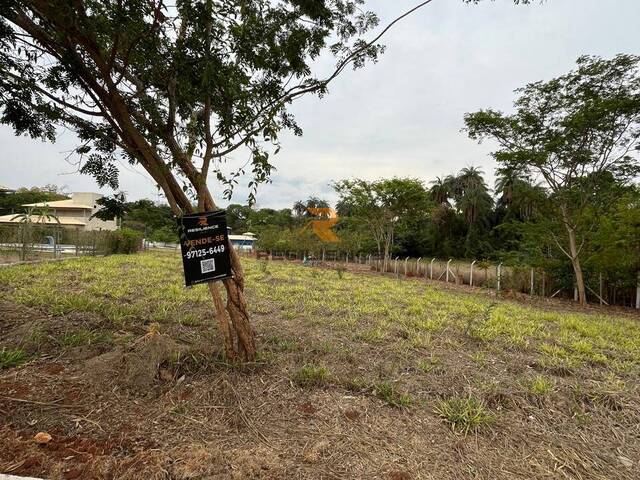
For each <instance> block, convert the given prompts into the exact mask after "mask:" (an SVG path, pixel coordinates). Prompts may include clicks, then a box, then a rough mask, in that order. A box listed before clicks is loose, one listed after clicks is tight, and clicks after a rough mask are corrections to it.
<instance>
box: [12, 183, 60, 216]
mask: <svg viewBox="0 0 640 480" xmlns="http://www.w3.org/2000/svg"><path fill="white" fill-rule="evenodd" d="M59 191H60V189H58V188H57V187H52V186H51V185H47V186H45V187H42V188H39V187H32V188H19V189H18V190H16V191H15V192H9V193H5V194H3V195H0V214H4V213H14V212H15V213H17V212H22V211H25V210H26V208H25V207H23V206H22V205H25V204H28V203H39V202H47V201H54V200H65V199H68V198H69V197H67V196H65V195H63V194H61V193H59Z"/></svg>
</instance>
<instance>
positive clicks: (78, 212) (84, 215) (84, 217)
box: [0, 192, 118, 231]
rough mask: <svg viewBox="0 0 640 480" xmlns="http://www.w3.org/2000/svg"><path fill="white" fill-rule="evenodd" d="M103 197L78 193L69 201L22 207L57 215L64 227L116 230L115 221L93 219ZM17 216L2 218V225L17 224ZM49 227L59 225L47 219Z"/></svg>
mask: <svg viewBox="0 0 640 480" xmlns="http://www.w3.org/2000/svg"><path fill="white" fill-rule="evenodd" d="M100 197H102V195H100V194H99V193H91V192H76V193H72V194H71V199H69V200H54V201H48V202H38V203H27V204H25V205H22V206H23V207H26V208H31V207H34V208H36V209H43V210H44V209H46V211H47V213H49V214H51V215H55V217H56V218H57V219H58V220H59V224H60V225H62V226H63V227H71V228H77V229H79V230H84V231H92V230H116V229H117V228H118V225H117V223H116V221H115V220H108V221H104V220H100V219H98V218H91V216H92V215H93V214H94V213H96V212H97V211H98V210H100V205H98V204H97V203H96V200H98V199H99V198H100ZM15 216H16V214H11V215H2V216H0V224H17V223H19V222H20V219H19V218H15ZM33 217H34V218H33V221H34V222H37V221H41V219H40V218H39V217H38V216H37V215H34V216H33ZM42 223H45V224H47V225H58V222H57V221H56V220H55V219H54V218H49V219H46V220H45V221H44V222H42Z"/></svg>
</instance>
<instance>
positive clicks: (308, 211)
mask: <svg viewBox="0 0 640 480" xmlns="http://www.w3.org/2000/svg"><path fill="white" fill-rule="evenodd" d="M317 208H329V202H327V201H326V200H323V199H321V198H318V197H309V198H308V199H307V200H306V201H302V200H298V201H297V202H295V203H294V204H293V213H294V215H295V216H296V217H297V218H298V219H304V218H309V217H315V216H316V214H315V213H313V211H314V210H313V209H317Z"/></svg>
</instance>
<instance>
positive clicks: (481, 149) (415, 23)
mask: <svg viewBox="0 0 640 480" xmlns="http://www.w3.org/2000/svg"><path fill="white" fill-rule="evenodd" d="M418 3H419V1H418V0H370V1H367V8H368V9H369V10H373V11H374V12H376V13H377V14H378V15H379V17H380V19H381V25H380V28H383V27H384V25H386V24H387V23H388V22H390V21H392V20H393V19H394V18H396V17H397V16H399V15H400V14H402V13H403V12H404V11H406V10H408V9H409V8H411V7H412V6H414V5H416V4H418ZM639 20H640V1H638V0H607V1H604V0H547V1H545V2H543V3H539V2H537V1H536V0H534V3H533V4H532V5H524V6H523V5H514V4H513V2H512V1H511V0H495V1H483V2H481V3H480V4H479V5H468V4H464V3H463V2H462V0H433V1H432V2H431V3H430V4H429V5H427V6H426V7H423V8H422V9H421V10H419V11H417V12H416V13H414V14H412V15H411V16H410V17H408V18H406V19H405V20H403V21H402V22H401V23H400V24H398V25H396V26H395V27H394V29H392V30H391V31H390V32H388V34H387V35H386V36H385V37H383V40H382V43H384V44H385V45H386V47H387V50H386V52H385V54H384V55H383V56H382V57H381V58H380V60H379V61H378V63H376V64H369V65H367V66H366V67H365V68H364V69H361V70H357V71H345V72H344V73H343V74H342V75H341V76H340V77H339V78H338V79H337V80H336V81H335V82H334V83H333V84H332V85H331V86H330V88H329V94H328V95H326V96H325V97H324V98H322V99H318V98H317V97H306V98H303V99H301V100H299V101H297V103H295V104H294V105H292V107H291V110H290V111H291V113H293V114H294V115H295V116H296V119H297V121H298V124H299V125H300V126H301V127H302V129H303V130H304V135H303V136H302V137H296V136H294V135H291V134H285V135H283V136H282V137H281V145H282V149H281V151H280V153H279V154H278V155H277V156H275V157H273V159H272V160H273V162H272V163H274V164H275V166H276V169H277V170H276V171H275V172H274V174H273V175H272V183H270V184H265V185H261V186H260V188H259V190H258V195H257V206H258V207H270V208H286V207H290V206H291V205H292V204H293V203H294V202H295V201H296V200H303V199H306V198H308V197H309V196H312V195H313V196H318V197H321V198H324V199H326V200H329V201H330V202H333V201H335V194H334V193H333V191H332V189H331V182H332V181H334V180H341V179H345V178H365V179H368V180H375V179H379V178H383V177H393V176H398V177H414V178H418V179H420V180H422V181H424V182H425V184H426V185H428V184H429V182H431V181H432V180H433V179H434V178H435V177H437V176H443V175H448V174H452V173H456V172H457V171H459V170H460V169H461V168H464V167H467V166H471V165H473V166H476V167H480V168H481V169H482V170H483V171H484V172H485V174H486V179H487V182H488V184H489V185H490V186H492V185H493V181H494V171H495V167H496V164H495V162H494V161H493V159H492V158H491V156H490V153H491V151H492V144H491V143H483V144H480V145H479V144H478V143H477V142H474V141H472V140H470V139H469V138H467V136H466V135H465V133H464V132H461V129H462V128H463V126H464V125H463V116H464V114H465V113H466V112H472V111H475V110H478V109H480V108H489V107H491V108H494V109H499V110H503V111H509V110H510V109H511V106H512V104H513V100H514V98H515V95H514V93H513V90H515V89H516V88H518V87H521V86H524V85H525V84H527V83H529V82H533V81H537V80H547V79H550V78H553V77H556V76H558V75H562V74H564V73H566V72H568V71H569V70H571V69H572V68H573V66H574V65H575V60H576V59H577V58H578V57H579V56H580V55H585V54H589V55H599V56H603V57H612V56H614V55H615V54H617V53H633V54H640V35H638V31H637V28H638V21H639ZM372 35H375V34H373V33H372ZM331 62H332V60H330V59H329V58H325V59H322V60H321V61H320V62H319V63H318V65H317V67H318V68H319V69H320V70H321V71H322V70H326V68H327V67H330V66H331V65H332V63H331ZM0 145H1V148H0V159H1V160H0V184H1V185H5V186H9V187H12V188H18V187H21V186H42V185H45V184H57V185H60V186H64V187H65V188H66V190H68V191H70V192H73V191H100V192H101V193H104V194H110V193H112V191H111V190H110V189H108V188H104V189H102V190H100V189H98V186H97V185H96V183H95V181H94V180H93V179H92V178H91V177H88V176H83V175H80V174H78V173H77V166H75V165H73V164H72V163H70V161H69V159H68V158H67V157H68V155H69V151H70V150H71V149H72V148H73V146H74V145H75V138H74V136H73V134H72V133H70V132H60V133H59V136H58V141H57V142H56V143H55V144H48V143H42V142H40V141H36V140H32V139H30V138H26V137H20V138H16V137H15V136H14V134H13V132H12V131H11V129H9V128H8V127H6V126H0ZM245 161H246V154H244V153H240V154H238V155H236V156H235V157H234V156H232V157H231V158H230V159H229V161H228V164H229V165H239V164H242V163H244V162H245ZM248 180H249V179H246V180H245V182H244V183H246V182H247V181H248ZM211 186H212V189H213V191H214V195H215V196H216V200H218V201H219V203H220V204H221V205H223V206H224V205H225V204H226V203H228V202H226V201H223V200H222V198H221V191H222V189H221V188H218V186H217V185H216V183H215V181H213V180H212V181H211ZM120 188H121V189H122V190H123V191H125V192H126V193H127V196H128V198H129V199H131V200H136V199H139V198H151V199H153V200H156V201H158V200H161V197H159V195H158V190H157V188H156V187H155V185H154V182H153V181H151V180H150V179H149V178H148V176H147V175H146V174H145V173H144V171H143V170H142V169H141V168H139V167H137V168H136V167H131V166H129V165H123V166H122V168H121V172H120ZM246 199H247V190H246V188H243V186H242V182H241V185H240V186H239V187H238V188H236V190H235V193H234V196H233V199H232V202H233V203H246Z"/></svg>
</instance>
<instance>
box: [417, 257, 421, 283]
mask: <svg viewBox="0 0 640 480" xmlns="http://www.w3.org/2000/svg"><path fill="white" fill-rule="evenodd" d="M420 260H422V257H419V258H418V260H416V277H418V278H420Z"/></svg>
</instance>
